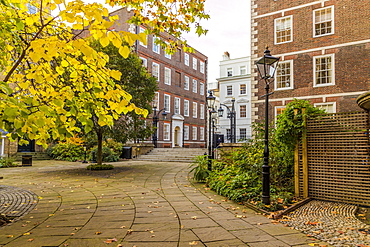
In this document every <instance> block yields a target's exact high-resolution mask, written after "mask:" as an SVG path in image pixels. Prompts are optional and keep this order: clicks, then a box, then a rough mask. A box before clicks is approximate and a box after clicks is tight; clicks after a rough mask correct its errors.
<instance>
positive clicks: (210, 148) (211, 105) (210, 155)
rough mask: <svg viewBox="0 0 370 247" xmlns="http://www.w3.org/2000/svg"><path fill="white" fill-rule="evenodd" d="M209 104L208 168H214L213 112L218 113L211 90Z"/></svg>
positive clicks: (208, 97)
mask: <svg viewBox="0 0 370 247" xmlns="http://www.w3.org/2000/svg"><path fill="white" fill-rule="evenodd" d="M206 99H207V105H208V112H209V115H208V126H209V129H208V170H209V171H211V170H212V159H213V144H212V132H213V131H212V129H213V123H212V114H213V113H216V111H215V109H214V105H215V101H216V97H215V96H213V92H212V91H209V94H208V95H207V98H206Z"/></svg>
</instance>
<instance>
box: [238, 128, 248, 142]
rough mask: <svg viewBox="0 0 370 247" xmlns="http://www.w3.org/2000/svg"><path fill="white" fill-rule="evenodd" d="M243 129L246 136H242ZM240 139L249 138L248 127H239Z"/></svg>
mask: <svg viewBox="0 0 370 247" xmlns="http://www.w3.org/2000/svg"><path fill="white" fill-rule="evenodd" d="M242 130H243V132H244V136H243V137H242ZM239 139H240V140H246V139H247V129H246V128H240V129H239Z"/></svg>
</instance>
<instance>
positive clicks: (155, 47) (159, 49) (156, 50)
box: [153, 36, 161, 54]
mask: <svg viewBox="0 0 370 247" xmlns="http://www.w3.org/2000/svg"><path fill="white" fill-rule="evenodd" d="M156 40H159V38H158V37H155V36H153V52H155V53H157V54H161V46H160V45H159V44H156V43H155V41H156Z"/></svg>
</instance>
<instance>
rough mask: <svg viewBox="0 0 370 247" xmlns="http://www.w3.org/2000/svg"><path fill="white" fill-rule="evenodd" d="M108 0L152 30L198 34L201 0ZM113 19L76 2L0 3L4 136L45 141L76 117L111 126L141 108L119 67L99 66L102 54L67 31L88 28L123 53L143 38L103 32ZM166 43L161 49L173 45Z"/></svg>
mask: <svg viewBox="0 0 370 247" xmlns="http://www.w3.org/2000/svg"><path fill="white" fill-rule="evenodd" d="M108 2H109V4H110V5H111V6H116V5H121V6H122V7H131V8H132V10H133V11H134V12H135V15H134V17H133V19H131V22H132V23H135V24H145V25H147V26H148V27H149V28H148V31H149V32H151V33H154V34H158V33H159V32H163V31H167V32H169V33H170V34H172V35H174V36H175V37H180V35H181V32H182V31H189V30H190V27H191V26H192V25H193V24H194V25H195V26H194V27H196V32H197V33H198V34H202V33H205V32H206V31H205V30H203V29H202V28H201V26H200V25H199V21H200V20H201V19H203V18H208V16H207V15H206V14H205V13H204V9H203V2H204V0H190V1H185V0H179V1H173V0H163V1H151V0H142V1H137V0H122V1H115V0H111V1H108ZM57 10H59V11H57ZM54 13H56V14H54ZM117 18H118V16H109V15H108V10H107V8H105V7H104V6H103V5H101V4H98V3H92V4H85V3H84V2H82V1H80V0H74V1H70V2H68V3H67V2H65V1H64V0H31V1H29V0H27V1H26V0H1V1H0V26H1V30H0V34H1V35H0V71H2V75H1V77H0V98H1V101H0V128H1V129H4V130H6V131H8V132H10V134H9V137H10V138H11V139H13V140H14V139H17V138H18V137H22V138H25V139H31V140H32V139H34V140H36V143H37V144H41V145H44V146H46V145H47V143H48V141H49V140H50V139H54V140H55V139H59V140H64V139H65V138H66V137H71V136H73V134H74V133H76V132H80V131H81V128H80V127H78V125H76V123H77V122H80V123H81V124H82V126H83V130H84V131H85V132H89V131H91V130H92V128H93V127H94V120H96V122H97V123H98V125H100V126H112V125H113V122H114V120H116V119H118V118H119V117H120V116H121V114H127V113H128V112H131V111H134V112H135V113H136V114H139V115H142V116H144V117H145V116H146V115H147V114H148V111H147V110H145V109H141V108H139V107H137V106H136V105H135V104H134V103H132V101H131V100H132V96H131V95H130V94H129V93H127V92H126V91H125V90H123V88H122V86H120V85H119V84H117V83H115V81H114V79H115V80H120V78H121V73H120V72H119V71H117V70H113V69H109V68H108V67H107V66H106V65H107V63H108V62H109V57H108V56H107V55H106V54H104V53H103V52H99V51H96V50H94V49H93V48H92V47H91V43H90V40H89V39H77V38H76V36H75V34H74V33H73V32H72V30H88V31H89V33H90V35H91V36H92V37H94V38H95V39H97V40H99V42H100V43H101V45H102V46H103V47H106V46H107V45H109V44H113V45H114V46H115V47H117V49H118V51H119V53H120V54H121V55H122V56H123V57H128V55H129V53H130V46H132V45H133V44H134V42H135V41H136V40H139V41H141V42H144V43H145V42H146V39H145V34H132V33H129V32H123V31H120V32H108V28H109V27H111V26H112V25H113V23H114V21H116V20H117ZM124 41H125V42H124ZM171 43H172V44H170V45H169V48H173V47H176V46H177V45H181V44H180V43H179V42H178V41H173V42H171ZM126 44H127V45H126ZM24 142H27V141H25V140H23V141H21V144H22V143H24Z"/></svg>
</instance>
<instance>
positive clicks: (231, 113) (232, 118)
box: [218, 98, 236, 143]
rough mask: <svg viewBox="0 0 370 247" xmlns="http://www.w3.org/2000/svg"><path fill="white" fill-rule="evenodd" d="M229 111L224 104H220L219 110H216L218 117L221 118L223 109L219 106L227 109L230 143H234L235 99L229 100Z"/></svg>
mask: <svg viewBox="0 0 370 247" xmlns="http://www.w3.org/2000/svg"><path fill="white" fill-rule="evenodd" d="M231 103H232V105H231V109H230V108H229V107H228V106H227V105H224V104H220V108H218V116H219V117H223V115H224V109H222V107H221V106H225V107H226V109H227V118H230V142H231V143H235V142H236V112H235V98H232V99H231Z"/></svg>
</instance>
